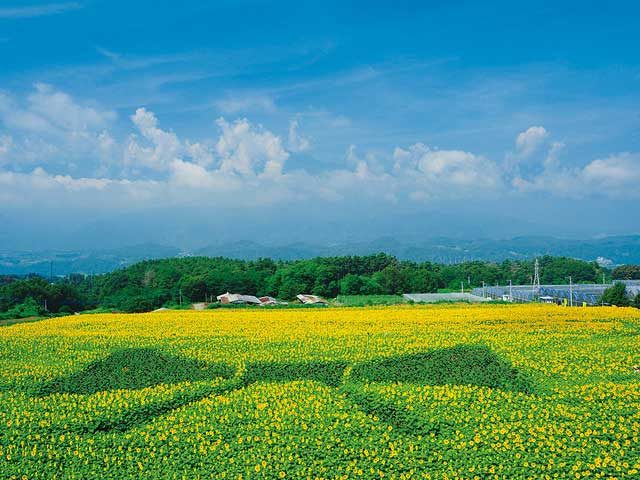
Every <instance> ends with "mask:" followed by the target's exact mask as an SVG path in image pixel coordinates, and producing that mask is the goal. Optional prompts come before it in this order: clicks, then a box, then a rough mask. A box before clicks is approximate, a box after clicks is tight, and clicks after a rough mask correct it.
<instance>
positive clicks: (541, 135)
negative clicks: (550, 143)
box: [516, 126, 549, 157]
mask: <svg viewBox="0 0 640 480" xmlns="http://www.w3.org/2000/svg"><path fill="white" fill-rule="evenodd" d="M548 136H549V133H548V132H547V130H546V129H545V128H544V127H536V126H534V127H529V128H528V129H526V130H525V131H524V132H521V133H519V134H518V136H517V137H516V149H517V152H518V154H519V155H520V156H522V157H528V156H529V155H531V154H532V153H533V152H535V151H536V150H537V149H538V147H539V146H540V145H542V143H543V142H544V141H545V139H546V138H547V137H548Z"/></svg>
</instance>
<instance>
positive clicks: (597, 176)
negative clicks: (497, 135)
mask: <svg viewBox="0 0 640 480" xmlns="http://www.w3.org/2000/svg"><path fill="white" fill-rule="evenodd" d="M638 184H640V154H637V153H629V152H623V153H619V154H616V155H611V156H609V157H606V158H602V159H596V160H593V161H591V162H589V163H587V164H586V165H584V166H583V167H574V168H557V169H553V168H546V169H545V170H544V171H543V172H542V173H541V174H540V175H537V176H535V177H534V178H532V179H523V178H521V177H516V178H515V179H514V180H513V185H514V186H515V187H516V188H517V189H518V190H520V191H523V192H532V191H538V192H540V191H544V192H549V193H552V194H554V195H558V196H567V197H574V198H584V197H588V196H605V197H629V198H636V197H639V196H640V191H639V190H638V188H637V186H638Z"/></svg>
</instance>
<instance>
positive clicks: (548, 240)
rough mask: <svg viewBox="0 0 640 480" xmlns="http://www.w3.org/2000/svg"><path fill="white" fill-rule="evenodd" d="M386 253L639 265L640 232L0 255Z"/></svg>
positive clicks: (15, 262)
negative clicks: (577, 236) (550, 257)
mask: <svg viewBox="0 0 640 480" xmlns="http://www.w3.org/2000/svg"><path fill="white" fill-rule="evenodd" d="M378 252H385V253H388V254H391V255H394V256H396V257H398V258H400V259H402V260H414V261H433V262H438V263H458V262H463V261H469V260H491V261H502V260H504V259H512V260H518V259H525V258H533V257H536V256H541V255H555V256H567V257H573V258H580V259H583V260H588V261H596V260H598V261H600V262H601V263H604V264H609V265H612V266H613V265H620V264H627V263H640V235H627V236H612V237H603V238H597V239H584V240H575V239H559V238H553V237H542V236H540V237H533V236H527V237H516V238H511V239H503V240H494V239H479V240H460V239H452V238H444V237H441V238H430V239H425V240H424V241H420V242H406V241H404V242H403V241H398V240H396V239H394V238H391V237H386V238H380V239H377V240H374V241H371V242H360V243H348V244H337V245H330V246H319V245H311V244H307V243H293V244H288V245H266V244H260V243H257V242H252V241H239V242H232V243H220V244H212V245H209V246H207V247H204V248H201V249H198V250H195V251H188V252H185V251H181V250H180V249H178V248H176V247H170V246H162V245H155V244H142V245H135V246H131V247H122V248H117V249H110V250H96V251H77V252H62V251H41V252H7V253H0V274H18V275H24V274H28V273H37V274H40V275H43V276H48V275H50V274H53V275H67V274H69V273H85V274H90V273H94V274H97V273H105V272H110V271H112V270H115V269H117V268H121V267H125V266H127V265H131V264H133V263H136V262H139V261H141V260H145V259H155V258H166V257H177V256H190V255H202V256H211V257H216V256H221V257H229V258H238V259H242V260H254V259H257V258H273V259H278V260H297V259H303V258H313V257H318V256H341V255H368V254H373V253H378Z"/></svg>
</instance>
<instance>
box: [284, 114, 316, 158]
mask: <svg viewBox="0 0 640 480" xmlns="http://www.w3.org/2000/svg"><path fill="white" fill-rule="evenodd" d="M287 146H288V147H289V150H290V151H292V152H306V151H307V150H309V149H310V148H311V141H310V140H309V139H308V138H307V137H305V136H303V135H301V134H300V133H299V132H298V121H297V120H291V122H289V141H288V144H287Z"/></svg>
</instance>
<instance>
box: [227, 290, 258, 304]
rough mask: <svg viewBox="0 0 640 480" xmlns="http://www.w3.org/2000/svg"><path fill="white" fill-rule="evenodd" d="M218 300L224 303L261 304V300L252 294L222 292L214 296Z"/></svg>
mask: <svg viewBox="0 0 640 480" xmlns="http://www.w3.org/2000/svg"><path fill="white" fill-rule="evenodd" d="M216 298H217V299H218V301H219V302H220V303H222V304H224V305H231V304H233V305H241V304H246V305H261V304H262V302H261V301H260V299H259V298H258V297H254V296H253V295H242V294H239V293H229V292H227V293H223V294H222V295H218V296H217V297H216Z"/></svg>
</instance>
